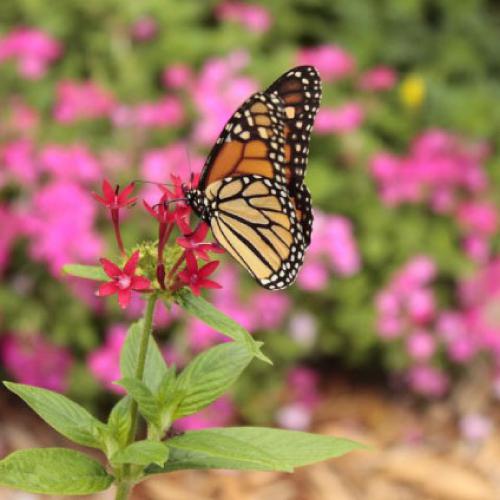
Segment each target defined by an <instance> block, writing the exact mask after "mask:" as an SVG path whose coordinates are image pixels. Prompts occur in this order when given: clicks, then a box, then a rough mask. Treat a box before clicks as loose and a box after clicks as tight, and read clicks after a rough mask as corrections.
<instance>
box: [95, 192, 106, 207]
mask: <svg viewBox="0 0 500 500" xmlns="http://www.w3.org/2000/svg"><path fill="white" fill-rule="evenodd" d="M92 197H93V198H94V200H97V201H98V202H99V203H102V204H103V205H108V202H107V201H106V200H105V199H104V198H103V197H102V196H99V195H98V194H97V193H94V192H92Z"/></svg>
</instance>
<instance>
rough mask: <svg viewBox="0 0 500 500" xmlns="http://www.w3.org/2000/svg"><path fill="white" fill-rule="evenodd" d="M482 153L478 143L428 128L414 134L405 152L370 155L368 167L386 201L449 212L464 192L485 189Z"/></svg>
mask: <svg viewBox="0 0 500 500" xmlns="http://www.w3.org/2000/svg"><path fill="white" fill-rule="evenodd" d="M486 156H487V151H486V149H485V147H484V145H482V144H468V143H467V142H466V141H464V140H463V139H462V138H460V137H458V136H456V135H453V134H451V133H449V132H446V131H444V130H439V129H430V130H426V131H425V132H424V133H422V134H421V135H419V136H417V137H416V138H415V140H414V141H413V143H412V145H411V147H410V151H409V152H408V154H406V155H405V156H401V157H397V156H395V155H391V154H388V153H378V154H376V155H374V157H373V158H372V162H371V163H372V165H371V170H372V174H373V175H374V177H375V180H376V182H377V184H378V186H379V190H380V195H381V197H382V199H383V201H384V202H385V203H386V204H388V205H397V204H400V203H403V202H410V203H417V202H426V203H428V204H429V206H430V207H431V208H432V209H433V210H434V211H436V212H439V213H449V212H452V211H453V210H454V207H455V206H456V205H457V201H458V200H459V199H460V198H461V197H463V195H464V193H465V194H468V195H477V194H479V193H482V192H484V191H485V189H486V187H487V179H486V173H485V170H484V167H483V166H482V162H483V161H484V160H485V158H486ZM481 217H482V218H483V215H481Z"/></svg>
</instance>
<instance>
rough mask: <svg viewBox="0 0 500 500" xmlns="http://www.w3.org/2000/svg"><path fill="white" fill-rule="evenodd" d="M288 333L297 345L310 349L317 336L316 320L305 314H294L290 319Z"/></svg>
mask: <svg viewBox="0 0 500 500" xmlns="http://www.w3.org/2000/svg"><path fill="white" fill-rule="evenodd" d="M288 332H289V334H290V337H291V338H292V339H293V340H295V342H297V344H299V345H301V346H302V347H305V348H308V347H312V346H313V345H314V342H315V341H316V337H317V335H318V325H317V322H316V319H315V318H314V316H313V315H312V314H309V313H306V312H299V313H296V314H294V315H293V316H292V317H291V318H290V325H289V328H288Z"/></svg>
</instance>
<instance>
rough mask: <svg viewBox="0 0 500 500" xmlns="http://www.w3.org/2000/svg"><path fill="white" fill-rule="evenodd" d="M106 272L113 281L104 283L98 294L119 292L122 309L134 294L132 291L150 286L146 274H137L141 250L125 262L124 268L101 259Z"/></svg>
mask: <svg viewBox="0 0 500 500" xmlns="http://www.w3.org/2000/svg"><path fill="white" fill-rule="evenodd" d="M100 262H101V265H102V268H103V269H104V272H105V273H106V274H107V275H108V276H109V277H110V278H111V281H108V282H107V283H104V284H102V285H101V286H100V287H99V290H98V291H97V293H96V295H98V296H99V297H107V296H108V295H113V294H115V293H117V294H118V303H119V304H120V307H121V308H122V309H125V308H126V307H127V306H128V304H129V302H130V297H131V296H132V291H138V292H142V291H144V290H147V289H149V288H150V286H151V283H150V281H149V280H148V279H147V278H145V277H144V276H137V275H136V274H135V271H136V269H137V264H138V262H139V252H138V251H137V252H134V253H133V254H132V256H131V257H130V259H128V261H127V262H126V263H125V265H124V266H123V269H120V268H119V267H118V266H117V265H116V264H114V263H113V262H111V261H110V260H108V259H100Z"/></svg>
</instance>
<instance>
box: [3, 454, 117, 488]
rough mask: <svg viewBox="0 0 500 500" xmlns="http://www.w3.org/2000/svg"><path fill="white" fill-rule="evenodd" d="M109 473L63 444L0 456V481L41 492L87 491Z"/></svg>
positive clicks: (107, 480) (104, 483)
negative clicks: (2, 457)
mask: <svg viewBox="0 0 500 500" xmlns="http://www.w3.org/2000/svg"><path fill="white" fill-rule="evenodd" d="M112 482H113V477H112V476H110V475H109V474H108V473H107V472H106V471H105V469H104V468H103V466H102V465H101V464H100V463H99V462H96V461H95V460H93V459H91V458H90V457H88V456H87V455H84V454H83V453H80V452H78V451H75V450H68V449H66V448H35V449H32V450H21V451H16V452H14V453H12V454H10V455H9V456H8V457H7V458H4V459H3V460H0V485H2V486H7V487H9V488H20V489H23V490H24V491H29V492H31V493H42V494H45V495H89V494H91V493H96V492H98V491H103V490H105V489H107V488H108V487H109V486H111V483H112Z"/></svg>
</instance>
